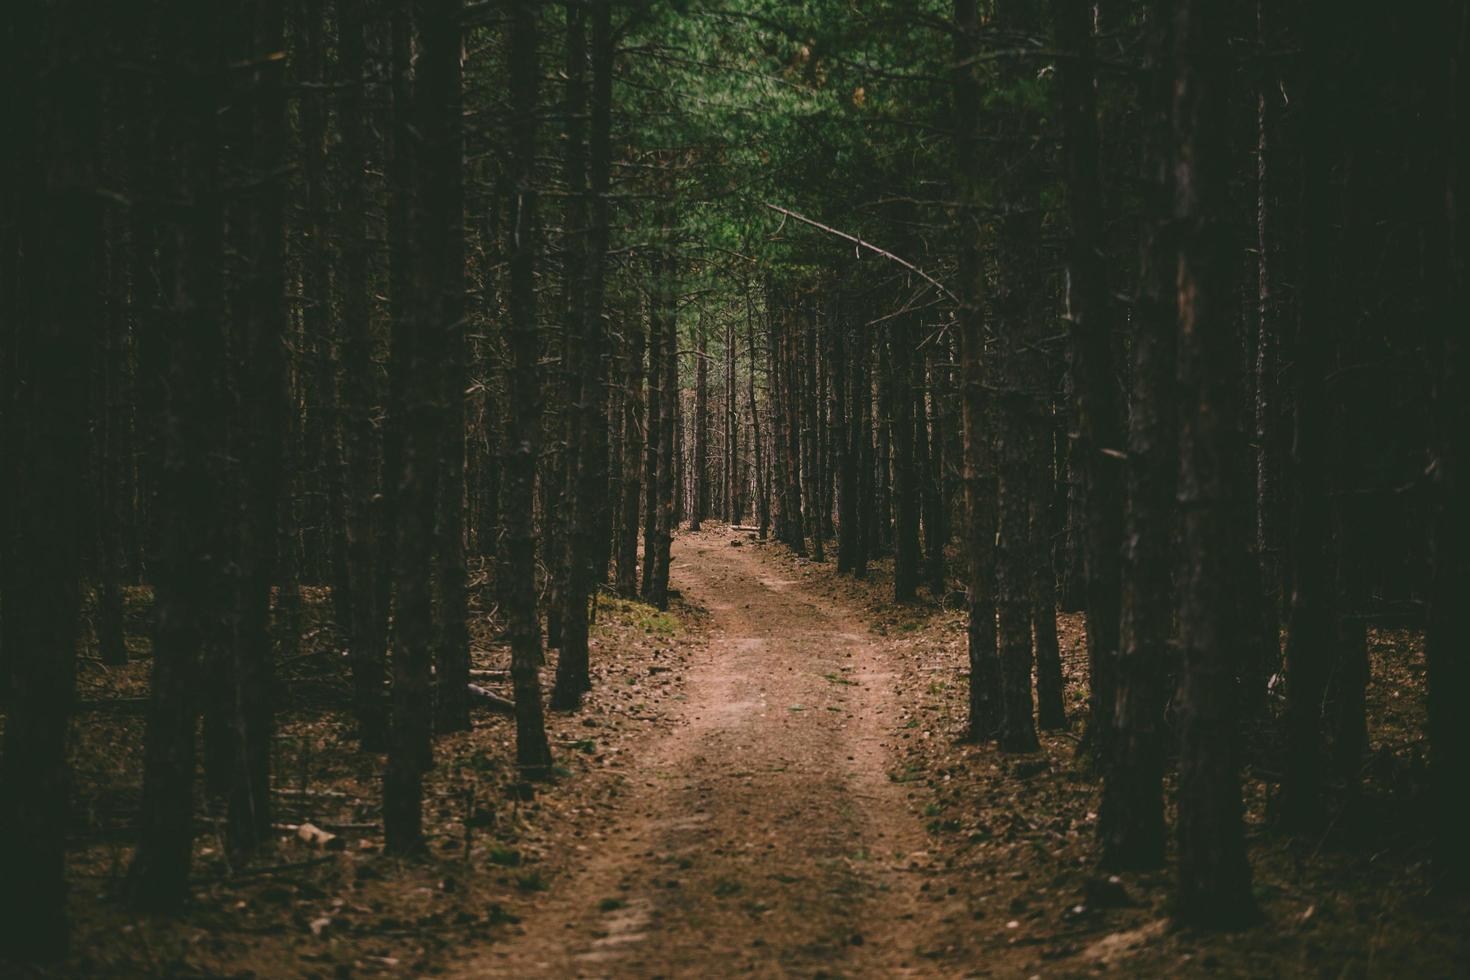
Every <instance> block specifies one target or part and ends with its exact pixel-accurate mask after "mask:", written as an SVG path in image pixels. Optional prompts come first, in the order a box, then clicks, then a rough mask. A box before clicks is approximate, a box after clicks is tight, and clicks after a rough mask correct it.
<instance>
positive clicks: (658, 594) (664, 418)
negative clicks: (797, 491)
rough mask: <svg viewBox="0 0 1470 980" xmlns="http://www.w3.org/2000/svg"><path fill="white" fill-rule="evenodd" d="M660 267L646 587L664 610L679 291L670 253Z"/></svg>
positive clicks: (671, 528)
mask: <svg viewBox="0 0 1470 980" xmlns="http://www.w3.org/2000/svg"><path fill="white" fill-rule="evenodd" d="M671 247H672V246H671ZM662 267H663V277H662V280H663V288H664V290H665V293H664V301H665V303H666V304H667V305H666V306H665V307H664V329H663V334H662V336H661V337H660V340H661V341H662V348H661V350H660V351H659V355H658V356H659V358H660V360H661V361H662V365H661V369H660V371H659V376H660V381H661V382H662V384H661V388H662V397H661V398H660V399H659V444H658V482H657V487H656V492H657V504H658V511H657V514H656V515H655V520H654V525H655V527H654V535H655V537H654V556H653V587H652V589H650V595H649V601H650V602H652V603H653V605H654V606H656V607H658V608H659V609H667V608H668V607H669V546H670V544H671V543H672V541H673V532H674V493H675V475H674V465H675V459H676V457H675V455H674V435H675V432H674V430H675V428H676V427H677V426H678V424H679V423H678V418H677V415H676V412H677V406H678V399H679V313H678V310H679V302H678V297H679V292H678V282H677V278H676V276H677V271H678V265H677V262H676V260H675V258H674V256H673V255H672V254H669V255H666V256H665V257H664V259H663V263H662Z"/></svg>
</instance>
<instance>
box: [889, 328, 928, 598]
mask: <svg viewBox="0 0 1470 980" xmlns="http://www.w3.org/2000/svg"><path fill="white" fill-rule="evenodd" d="M913 345H914V338H913V326H912V323H911V318H910V317H909V316H903V317H899V318H898V321H897V324H896V325H894V324H890V325H889V326H888V350H889V355H888V356H889V363H890V364H891V366H892V370H891V372H890V377H889V391H890V396H889V398H890V405H891V407H892V420H893V421H892V428H893V484H894V494H893V511H894V544H893V598H894V601H895V602H912V601H913V599H914V597H915V595H916V594H917V593H918V588H919V558H920V555H919V480H918V472H917V471H916V470H915V466H916V465H917V464H916V462H915V458H914V394H913V378H914V368H913V361H914V351H913Z"/></svg>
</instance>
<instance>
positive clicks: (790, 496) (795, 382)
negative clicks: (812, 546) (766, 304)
mask: <svg viewBox="0 0 1470 980" xmlns="http://www.w3.org/2000/svg"><path fill="white" fill-rule="evenodd" d="M797 317H798V313H797V311H796V309H795V300H794V299H793V297H792V295H791V293H790V292H789V291H783V302H782V304H781V319H780V322H781V359H780V369H781V407H782V409H783V410H784V412H783V415H784V419H783V422H782V432H783V434H784V435H785V436H786V439H785V445H783V446H782V454H783V457H784V459H785V464H786V482H785V484H784V488H783V489H784V492H783V495H782V500H781V502H782V508H781V510H782V512H783V513H784V515H785V519H786V543H787V544H789V545H790V546H791V549H792V550H793V551H795V552H796V553H797V554H798V555H802V556H805V555H806V525H807V521H806V518H807V514H806V513H805V511H804V508H803V507H802V499H801V471H802V456H801V427H802V414H803V413H802V400H801V398H802V393H801V388H802V385H801V357H800V354H799V341H798V333H797V330H798V326H797V322H796V321H797Z"/></svg>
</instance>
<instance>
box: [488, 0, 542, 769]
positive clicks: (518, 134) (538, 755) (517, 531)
mask: <svg viewBox="0 0 1470 980" xmlns="http://www.w3.org/2000/svg"><path fill="white" fill-rule="evenodd" d="M537 6H538V5H537V4H536V3H534V2H532V0H512V3H511V9H510V27H509V34H508V42H509V49H510V55H509V60H510V101H511V112H512V114H513V115H512V123H511V136H512V141H511V159H510V164H509V167H510V170H509V174H508V175H507V176H508V178H509V183H510V189H511V194H512V200H513V207H512V209H511V221H512V232H511V237H510V240H511V242H512V243H513V245H512V249H511V253H510V296H509V313H510V317H509V324H508V326H509V331H508V339H509V345H508V346H509V349H510V359H509V363H508V364H507V365H506V367H507V373H506V378H505V391H506V400H507V405H508V411H507V412H506V417H505V422H506V433H505V436H506V438H505V445H506V450H507V452H506V460H505V511H506V515H505V557H504V560H503V561H502V562H501V566H500V571H499V574H500V576H501V580H502V582H503V584H502V586H501V588H502V594H503V595H504V597H505V606H506V634H507V635H508V637H509V639H510V651H511V683H512V686H513V687H514V690H515V704H516V708H515V711H516V766H517V767H518V768H519V770H520V772H521V774H522V775H524V776H526V777H527V778H538V777H541V776H544V775H546V774H547V773H548V772H549V771H550V770H551V746H550V744H549V743H548V742H547V740H546V723H545V716H544V712H543V708H542V705H541V678H540V668H541V629H540V626H541V623H540V618H539V617H538V616H537V613H536V537H535V529H534V510H535V489H536V488H535V483H536V455H537V452H538V450H539V447H540V442H541V368H540V364H539V356H540V350H539V347H540V345H539V344H538V343H537V338H536V278H535V277H536V243H537V233H538V229H537V227H536V183H535V180H536V116H537V111H538V110H537V101H536V87H537V83H538V80H539V77H540V66H539V65H538V64H537V59H536V45H537V33H538V32H537V26H536V20H537V16H538V13H537Z"/></svg>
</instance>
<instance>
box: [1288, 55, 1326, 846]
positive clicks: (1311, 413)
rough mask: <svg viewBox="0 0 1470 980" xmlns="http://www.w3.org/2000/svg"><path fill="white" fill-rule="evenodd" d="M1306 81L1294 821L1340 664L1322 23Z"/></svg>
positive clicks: (1311, 775) (1297, 356) (1303, 806)
mask: <svg viewBox="0 0 1470 980" xmlns="http://www.w3.org/2000/svg"><path fill="white" fill-rule="evenodd" d="M1303 41H1304V43H1305V44H1306V46H1307V59H1308V60H1307V61H1306V63H1305V65H1304V68H1303V72H1304V78H1306V79H1307V87H1306V90H1305V91H1304V92H1303V93H1302V97H1301V102H1304V103H1305V104H1304V105H1303V104H1300V102H1299V105H1298V110H1297V111H1298V112H1299V113H1301V120H1302V152H1303V157H1302V170H1303V181H1302V205H1301V207H1302V215H1301V245H1300V247H1299V249H1298V254H1299V255H1300V256H1301V285H1300V289H1299V290H1298V296H1299V304H1300V306H1299V320H1298V327H1297V338H1296V343H1295V345H1294V350H1293V356H1292V358H1291V363H1292V368H1291V380H1292V389H1293V393H1294V394H1293V419H1292V445H1291V461H1290V466H1291V470H1290V474H1291V479H1290V485H1291V537H1292V541H1291V558H1292V561H1293V563H1294V568H1293V571H1292V576H1291V579H1292V595H1291V609H1290V615H1289V620H1288V624H1287V636H1286V766H1285V770H1286V771H1285V774H1284V779H1283V781H1282V787H1281V820H1282V824H1283V826H1284V827H1285V828H1287V829H1288V830H1292V831H1303V832H1310V831H1313V830H1315V829H1318V828H1320V827H1321V825H1322V822H1323V820H1324V819H1325V816H1326V812H1325V809H1324V806H1323V800H1322V782H1323V775H1324V773H1323V768H1324V767H1323V751H1322V744H1321V742H1322V701H1323V697H1324V696H1325V694H1326V690H1327V682H1328V677H1329V674H1330V672H1331V667H1332V660H1333V653H1334V649H1333V648H1334V646H1335V639H1336V627H1335V624H1334V609H1333V606H1334V603H1333V574H1332V570H1333V565H1332V562H1333V558H1332V554H1331V546H1332V528H1331V510H1330V506H1329V498H1328V489H1329V473H1328V466H1329V454H1328V451H1327V447H1328V440H1330V439H1331V438H1332V432H1331V417H1330V412H1329V409H1328V403H1327V389H1326V377H1327V372H1328V368H1329V363H1328V361H1329V356H1330V353H1331V350H1332V346H1333V333H1334V329H1335V326H1336V324H1335V322H1334V318H1335V317H1336V316H1337V315H1338V309H1337V303H1336V301H1335V299H1334V297H1333V295H1332V290H1333V285H1332V281H1331V279H1332V276H1331V268H1330V263H1331V261H1332V255H1333V248H1334V244H1335V241H1334V239H1335V238H1336V231H1335V229H1334V227H1333V225H1334V223H1335V220H1334V219H1335V216H1334V214H1333V213H1332V199H1331V195H1332V177H1333V174H1332V160H1333V159H1334V148H1335V147H1336V145H1337V140H1336V139H1335V137H1334V135H1333V134H1334V132H1335V127H1336V122H1337V120H1338V119H1339V118H1341V117H1340V116H1339V114H1338V113H1337V111H1336V95H1337V93H1336V91H1335V88H1334V85H1335V83H1334V81H1333V78H1334V75H1335V73H1334V72H1333V71H1332V69H1331V68H1330V67H1329V66H1330V63H1331V60H1332V52H1331V51H1330V50H1329V47H1330V46H1329V44H1328V42H1327V40H1326V38H1325V37H1323V36H1321V32H1313V33H1312V34H1311V35H1310V36H1309V37H1306V38H1304V39H1303Z"/></svg>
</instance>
